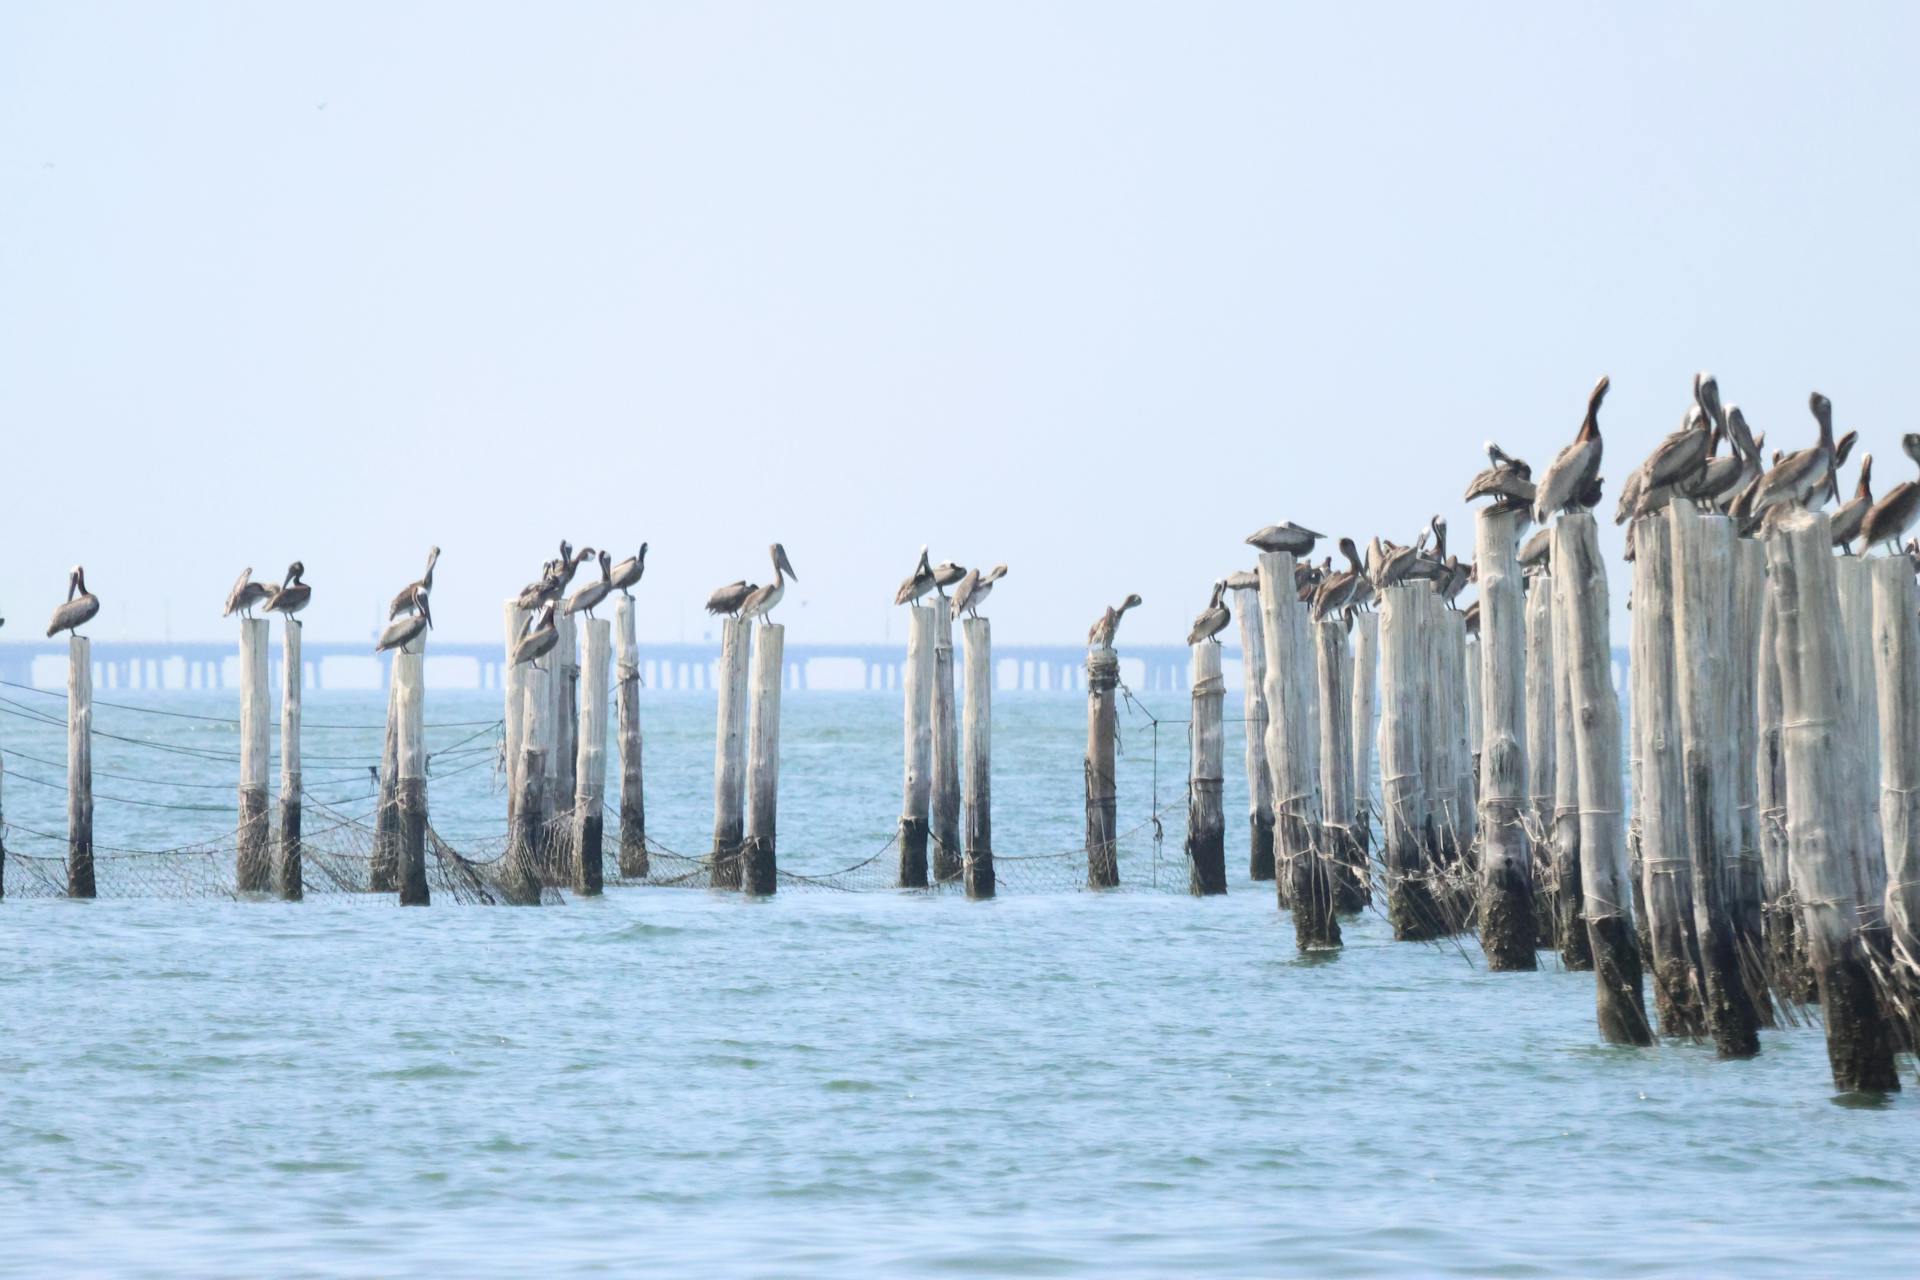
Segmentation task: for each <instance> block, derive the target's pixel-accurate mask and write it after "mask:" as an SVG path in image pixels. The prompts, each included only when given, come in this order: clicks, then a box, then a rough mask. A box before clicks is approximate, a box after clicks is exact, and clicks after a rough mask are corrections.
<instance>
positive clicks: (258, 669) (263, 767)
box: [234, 618, 273, 893]
mask: <svg viewBox="0 0 1920 1280" xmlns="http://www.w3.org/2000/svg"><path fill="white" fill-rule="evenodd" d="M267 626H268V624H267V620H266V619H265V618H242V619H241V620H240V823H239V830H238V831H237V832H236V841H235V844H236V848H235V852H234V884H235V887H237V888H238V889H239V890H240V892H242V893H265V892H267V891H268V890H269V889H271V888H272V887H273V824H272V819H271V817H270V816H269V814H270V809H271V806H270V805H269V804H268V802H267V760H268V756H269V755H270V754H271V751H272V747H271V742H272V738H271V736H270V735H271V734H272V732H273V730H272V727H271V721H272V714H271V712H272V708H273V704H272V703H271V702H270V701H268V694H267V640H268V631H267Z"/></svg>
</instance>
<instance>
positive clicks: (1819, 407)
mask: <svg viewBox="0 0 1920 1280" xmlns="http://www.w3.org/2000/svg"><path fill="white" fill-rule="evenodd" d="M1807 408H1809V409H1811V410H1813V420H1814V421H1815V422H1817V423H1819V424H1820V439H1821V440H1823V441H1825V442H1827V443H1829V444H1831V443H1832V442H1833V401H1831V400H1829V399H1827V398H1826V397H1825V396H1823V395H1821V394H1820V393H1819V392H1818V391H1816V392H1814V393H1813V394H1812V395H1810V396H1808V397H1807Z"/></svg>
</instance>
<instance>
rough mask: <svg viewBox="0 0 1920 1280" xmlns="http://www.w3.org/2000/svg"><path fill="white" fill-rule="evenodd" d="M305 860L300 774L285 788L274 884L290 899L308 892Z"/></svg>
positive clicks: (281, 796) (298, 898)
mask: <svg viewBox="0 0 1920 1280" xmlns="http://www.w3.org/2000/svg"><path fill="white" fill-rule="evenodd" d="M304 875H305V871H304V861H303V858H302V854H301V849H300V776H299V775H298V774H295V775H293V778H292V780H291V782H290V783H289V784H288V785H286V786H285V787H283V788H282V790H281V795H280V855H279V863H278V865H277V866H276V867H275V869H274V879H275V881H276V883H275V885H274V888H275V890H276V891H277V892H278V893H279V894H280V896H281V897H282V898H284V899H286V900H287V901H288V902H298V901H300V899H301V898H303V897H304V896H306V884H305V880H304Z"/></svg>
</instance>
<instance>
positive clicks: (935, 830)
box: [928, 594, 964, 884]
mask: <svg viewBox="0 0 1920 1280" xmlns="http://www.w3.org/2000/svg"><path fill="white" fill-rule="evenodd" d="M932 607H933V804H932V808H931V811H930V812H929V814H928V824H929V828H930V830H929V838H930V843H931V844H932V846H933V878H934V881H935V883H938V884H950V883H952V882H954V881H956V880H959V879H960V878H961V875H962V872H963V870H964V867H963V865H962V864H963V861H964V858H963V852H962V846H961V843H960V723H959V720H958V719H957V718H956V716H955V715H954V698H953V601H952V600H950V599H948V598H947V597H946V596H943V595H938V594H936V595H935V596H934V597H933V605H932Z"/></svg>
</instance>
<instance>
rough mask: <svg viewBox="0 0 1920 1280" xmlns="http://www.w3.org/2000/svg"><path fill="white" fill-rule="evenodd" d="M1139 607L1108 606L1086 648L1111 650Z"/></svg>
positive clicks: (1128, 602) (1133, 600) (1135, 599)
mask: <svg viewBox="0 0 1920 1280" xmlns="http://www.w3.org/2000/svg"><path fill="white" fill-rule="evenodd" d="M1319 536H1320V535H1319V534H1315V535H1314V537H1316V538H1317V537H1319ZM1139 607H1140V597H1139V596H1137V595H1129V596H1128V597H1127V598H1126V599H1125V600H1122V601H1121V602H1120V607H1119V608H1117V609H1116V608H1114V607H1113V606H1112V605H1108V606H1107V611H1106V612H1105V613H1103V614H1101V615H1100V617H1099V618H1098V619H1097V620H1096V621H1095V622H1094V624H1093V625H1092V626H1091V627H1089V628H1088V629H1087V647H1088V648H1089V649H1111V648H1113V637H1114V636H1115V635H1116V634H1118V633H1119V631H1120V619H1122V618H1124V617H1126V616H1127V610H1129V609H1137V608H1139Z"/></svg>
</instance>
